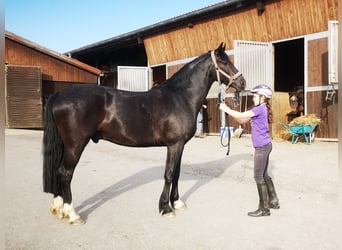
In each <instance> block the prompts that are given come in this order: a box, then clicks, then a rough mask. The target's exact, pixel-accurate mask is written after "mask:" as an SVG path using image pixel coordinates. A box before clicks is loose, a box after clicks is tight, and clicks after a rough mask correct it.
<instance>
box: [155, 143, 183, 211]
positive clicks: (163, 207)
mask: <svg viewBox="0 0 342 250" xmlns="http://www.w3.org/2000/svg"><path fill="white" fill-rule="evenodd" d="M183 149H184V143H177V144H175V145H172V146H168V147H167V158H166V166H165V173H164V188H163V192H162V194H161V196H160V199H159V212H160V213H161V214H162V215H163V216H166V217H169V216H174V213H173V209H172V208H171V207H170V188H171V184H172V182H173V180H174V175H175V170H176V169H177V164H178V161H179V159H180V157H181V155H182V152H183ZM178 176H179V173H178ZM173 190H174V191H173V195H174V196H176V198H177V199H178V197H177V196H178V189H177V187H176V189H173Z"/></svg>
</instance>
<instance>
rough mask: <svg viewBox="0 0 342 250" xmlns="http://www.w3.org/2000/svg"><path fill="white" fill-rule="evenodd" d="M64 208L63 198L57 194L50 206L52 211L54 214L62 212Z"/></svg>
mask: <svg viewBox="0 0 342 250" xmlns="http://www.w3.org/2000/svg"><path fill="white" fill-rule="evenodd" d="M62 210H63V198H62V197H60V196H57V197H56V198H54V199H53V201H52V203H51V206H50V212H51V213H52V214H53V215H56V214H60V213H61V211H62Z"/></svg>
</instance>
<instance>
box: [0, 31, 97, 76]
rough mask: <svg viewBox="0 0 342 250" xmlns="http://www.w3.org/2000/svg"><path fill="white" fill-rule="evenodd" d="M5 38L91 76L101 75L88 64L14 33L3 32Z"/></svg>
mask: <svg viewBox="0 0 342 250" xmlns="http://www.w3.org/2000/svg"><path fill="white" fill-rule="evenodd" d="M5 37H6V38H7V39H10V40H12V41H15V42H17V43H20V44H22V45H24V46H26V47H29V48H32V49H34V50H37V51H39V52H41V53H43V54H45V55H48V56H50V57H54V58H56V59H58V60H60V61H63V62H65V63H68V64H71V65H73V66H76V67H77V68H80V69H83V70H85V71H87V72H90V73H92V74H95V75H99V74H100V73H101V70H100V69H97V68H95V67H92V66H90V65H88V64H85V63H83V62H80V61H78V60H77V59H73V58H70V57H68V56H66V55H64V54H61V53H58V52H55V51H53V50H50V49H48V48H46V47H44V46H41V45H39V44H37V43H35V42H32V41H29V40H27V39H25V38H23V37H20V36H18V35H16V34H14V33H11V32H9V31H6V32H5Z"/></svg>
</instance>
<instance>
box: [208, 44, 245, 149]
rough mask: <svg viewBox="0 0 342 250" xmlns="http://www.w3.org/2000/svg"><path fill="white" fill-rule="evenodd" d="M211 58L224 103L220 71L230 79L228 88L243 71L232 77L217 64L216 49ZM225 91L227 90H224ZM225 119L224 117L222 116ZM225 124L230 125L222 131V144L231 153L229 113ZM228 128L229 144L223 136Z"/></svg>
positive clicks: (220, 96)
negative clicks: (224, 141)
mask: <svg viewBox="0 0 342 250" xmlns="http://www.w3.org/2000/svg"><path fill="white" fill-rule="evenodd" d="M211 59H212V60H213V63H214V65H215V70H216V76H217V82H218V83H219V85H220V93H219V103H220V104H221V103H224V102H225V96H224V93H223V91H222V89H223V84H222V83H221V77H220V73H221V74H222V75H224V76H225V77H227V78H228V79H229V83H228V86H227V88H226V89H228V88H229V87H230V85H231V84H232V82H233V81H234V80H235V79H236V78H238V77H239V76H240V75H241V72H237V73H236V74H235V75H233V76H232V77H230V76H229V75H228V74H227V73H226V72H224V71H223V70H221V69H220V68H219V67H218V65H217V62H216V58H215V54H214V51H213V50H212V51H211ZM224 92H225V91H224ZM221 119H223V118H221ZM225 121H226V122H225V124H227V125H228V126H225V127H224V128H223V129H224V130H223V131H220V133H221V145H222V146H223V147H227V153H226V155H229V152H230V138H231V134H230V129H229V115H227V114H226V113H225ZM226 128H227V130H228V143H227V144H223V136H224V133H225V130H226Z"/></svg>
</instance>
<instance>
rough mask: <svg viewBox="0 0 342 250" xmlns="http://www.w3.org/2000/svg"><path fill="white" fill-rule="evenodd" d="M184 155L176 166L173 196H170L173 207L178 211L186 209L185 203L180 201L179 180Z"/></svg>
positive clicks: (172, 189) (172, 188)
mask: <svg viewBox="0 0 342 250" xmlns="http://www.w3.org/2000/svg"><path fill="white" fill-rule="evenodd" d="M182 155H183V152H182V153H181V155H180V156H179V159H178V162H177V164H176V168H175V173H174V175H173V180H172V187H171V196H170V202H171V205H172V207H173V208H174V209H176V210H184V209H186V205H185V203H184V202H183V201H181V200H180V199H179V192H178V180H179V176H180V170H181V162H182Z"/></svg>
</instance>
